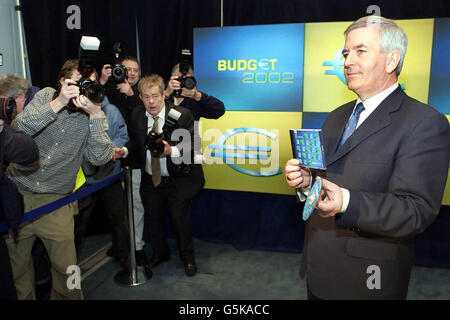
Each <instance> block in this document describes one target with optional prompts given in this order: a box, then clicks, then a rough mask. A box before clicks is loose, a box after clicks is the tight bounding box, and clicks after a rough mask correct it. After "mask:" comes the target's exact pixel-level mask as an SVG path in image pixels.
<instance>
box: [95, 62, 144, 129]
mask: <svg viewBox="0 0 450 320" xmlns="http://www.w3.org/2000/svg"><path fill="white" fill-rule="evenodd" d="M120 64H121V65H122V66H124V67H125V68H126V69H127V76H126V77H125V79H124V80H123V81H122V82H119V83H118V82H116V81H114V80H113V78H112V77H111V70H112V66H111V65H110V64H105V65H104V66H103V68H102V73H101V75H100V84H101V85H103V86H104V87H105V89H106V96H107V97H108V99H109V101H110V102H111V103H112V104H114V105H115V106H117V108H118V109H119V110H120V112H121V113H122V116H123V118H124V119H125V122H126V124H127V126H129V122H130V116H131V112H132V111H133V109H134V108H136V107H138V106H140V105H142V101H141V99H140V98H139V93H138V89H137V84H138V82H139V71H140V66H139V62H138V61H137V59H136V58H134V57H125V58H123V59H122V61H121V62H120Z"/></svg>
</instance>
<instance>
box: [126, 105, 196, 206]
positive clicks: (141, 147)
mask: <svg viewBox="0 0 450 320" xmlns="http://www.w3.org/2000/svg"><path fill="white" fill-rule="evenodd" d="M171 108H174V109H175V110H177V111H179V112H181V117H180V119H179V120H178V122H177V126H176V128H175V130H176V129H177V128H184V129H187V130H188V131H189V133H190V138H191V139H189V140H187V139H186V141H181V140H175V141H168V142H169V144H170V145H171V146H175V145H176V146H177V147H178V149H179V150H180V151H181V152H182V156H183V154H184V153H185V152H189V153H190V159H191V164H189V166H190V169H191V170H190V173H189V174H188V175H180V174H179V173H178V171H179V170H178V168H179V167H178V165H177V164H175V163H174V162H176V159H172V158H171V157H167V170H168V171H169V175H170V177H171V179H174V181H175V183H176V186H177V191H178V192H179V194H180V195H183V196H184V197H186V198H192V197H193V196H195V195H196V194H197V193H198V192H199V191H200V190H201V189H202V188H203V185H204V183H205V179H204V176H203V169H202V166H201V164H196V165H194V164H193V157H194V147H193V146H194V139H198V140H196V141H198V143H200V137H199V136H198V133H197V132H195V130H194V118H193V116H192V113H191V112H190V111H189V110H187V109H186V108H183V107H175V106H174V105H173V104H172V103H170V102H168V101H167V100H166V110H165V112H166V119H167V115H168V114H169V111H170V109H171ZM145 112H146V110H145V108H144V107H142V108H141V107H140V108H136V109H135V110H134V111H133V113H132V115H131V123H130V124H131V125H130V126H129V127H128V134H129V137H130V141H129V142H128V144H127V145H126V147H127V148H128V150H129V153H130V154H131V153H135V156H136V157H135V158H136V160H137V163H138V165H139V168H141V169H142V170H145V163H146V154H147V149H146V147H145V140H146V137H147V131H148V118H147V116H146V115H145ZM195 135H197V137H196V138H195ZM200 147H201V146H200ZM177 160H179V159H177Z"/></svg>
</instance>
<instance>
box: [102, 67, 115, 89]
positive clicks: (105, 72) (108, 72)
mask: <svg viewBox="0 0 450 320" xmlns="http://www.w3.org/2000/svg"><path fill="white" fill-rule="evenodd" d="M111 69H112V67H111V65H110V64H105V65H103V68H102V74H101V75H100V84H101V85H102V86H103V85H104V84H105V83H106V81H108V79H109V77H110V76H111Z"/></svg>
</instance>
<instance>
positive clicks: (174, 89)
mask: <svg viewBox="0 0 450 320" xmlns="http://www.w3.org/2000/svg"><path fill="white" fill-rule="evenodd" d="M181 64H182V63H181ZM181 67H182V68H181V69H182V70H183V68H184V69H187V70H186V73H185V76H187V77H193V76H194V69H193V68H192V66H191V65H190V64H187V65H186V66H185V67H184V66H183V65H182V66H181ZM182 75H183V73H182V72H181V71H180V63H178V64H176V65H175V66H173V68H172V76H171V77H170V80H169V83H168V84H167V88H166V90H165V92H164V93H165V95H166V96H167V97H168V98H167V99H168V100H169V101H170V102H172V103H173V104H175V105H176V106H182V107H185V108H187V109H189V110H190V111H191V112H192V115H193V116H194V119H195V120H199V119H200V117H203V118H206V119H218V118H220V117H221V116H222V115H223V114H224V113H225V105H224V104H223V102H222V101H220V100H219V99H217V98H215V97H213V96H209V95H207V94H206V93H204V92H201V91H199V90H197V87H196V86H195V87H194V88H192V89H188V88H186V87H181V86H180V81H179V78H180V77H181V76H182Z"/></svg>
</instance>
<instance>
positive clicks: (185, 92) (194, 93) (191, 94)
mask: <svg viewBox="0 0 450 320" xmlns="http://www.w3.org/2000/svg"><path fill="white" fill-rule="evenodd" d="M181 95H182V96H183V97H186V98H190V99H194V100H195V101H200V99H201V98H202V93H201V92H200V91H198V90H197V88H193V89H186V88H183V89H181Z"/></svg>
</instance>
